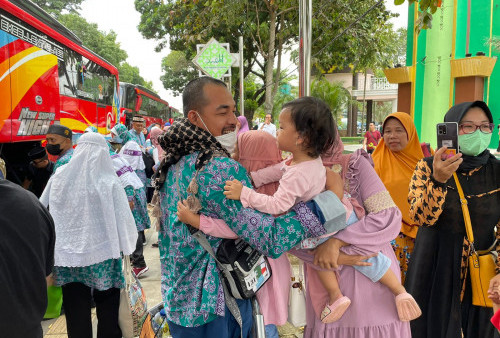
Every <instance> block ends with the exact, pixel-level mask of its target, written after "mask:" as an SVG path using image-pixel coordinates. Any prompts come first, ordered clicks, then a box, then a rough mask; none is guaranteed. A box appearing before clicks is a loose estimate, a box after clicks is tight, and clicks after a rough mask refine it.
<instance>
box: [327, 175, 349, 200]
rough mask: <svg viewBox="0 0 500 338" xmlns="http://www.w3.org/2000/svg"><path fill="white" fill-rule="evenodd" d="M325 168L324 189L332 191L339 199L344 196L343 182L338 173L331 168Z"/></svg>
mask: <svg viewBox="0 0 500 338" xmlns="http://www.w3.org/2000/svg"><path fill="white" fill-rule="evenodd" d="M325 169H326V185H325V188H326V190H330V191H332V192H333V193H334V194H335V195H337V197H338V198H339V199H340V200H341V199H342V198H343V197H344V182H343V181H342V177H340V175H339V174H337V173H336V172H334V171H333V170H331V169H328V168H325Z"/></svg>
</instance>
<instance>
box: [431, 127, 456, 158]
mask: <svg viewBox="0 0 500 338" xmlns="http://www.w3.org/2000/svg"><path fill="white" fill-rule="evenodd" d="M436 129H437V147H438V149H439V148H441V147H447V148H448V149H447V150H446V151H445V154H446V155H447V156H446V157H450V156H453V155H456V154H458V152H459V150H460V148H459V145H458V123H456V122H443V123H438V124H437V126H436Z"/></svg>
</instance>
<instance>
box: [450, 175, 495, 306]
mask: <svg viewBox="0 0 500 338" xmlns="http://www.w3.org/2000/svg"><path fill="white" fill-rule="evenodd" d="M453 178H454V179H455V184H456V186H457V190H458V195H459V196H460V202H461V205H462V212H463V215H464V221H465V231H466V232H467V240H468V241H469V244H470V248H471V252H470V256H469V258H468V264H469V272H470V282H471V286H472V304H473V305H476V306H483V307H493V302H492V301H491V299H489V298H488V289H489V286H490V280H491V279H492V278H493V277H495V275H496V272H495V269H496V257H497V253H496V251H493V250H494V248H495V244H496V241H495V243H493V245H492V246H491V247H490V248H489V249H488V250H484V251H476V249H475V248H474V233H473V232H472V225H471V220H470V214H469V207H468V206H467V199H466V198H465V196H464V192H463V190H462V186H461V185H460V182H459V181H458V177H457V174H456V173H453Z"/></svg>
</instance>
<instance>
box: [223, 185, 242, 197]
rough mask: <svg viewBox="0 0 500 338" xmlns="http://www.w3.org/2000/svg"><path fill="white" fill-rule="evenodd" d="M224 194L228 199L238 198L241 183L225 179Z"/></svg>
mask: <svg viewBox="0 0 500 338" xmlns="http://www.w3.org/2000/svg"><path fill="white" fill-rule="evenodd" d="M224 190H225V191H224V195H226V198H229V199H230V200H238V201H239V200H240V197H241V191H242V190H243V184H242V183H241V182H240V181H238V180H232V181H226V185H225V186H224Z"/></svg>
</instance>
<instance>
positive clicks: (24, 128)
mask: <svg viewBox="0 0 500 338" xmlns="http://www.w3.org/2000/svg"><path fill="white" fill-rule="evenodd" d="M118 90H119V87H118V70H117V69H116V67H114V66H113V65H111V64H110V63H109V62H107V61H106V60H104V59H102V58H101V57H99V56H98V55H96V54H95V53H93V52H92V51H90V50H89V49H87V48H85V47H84V46H83V45H82V42H81V41H80V40H79V39H78V38H77V37H76V36H75V35H74V34H73V33H72V32H71V31H70V30H68V29H67V28H65V27H64V26H63V25H62V24H60V23H59V22H58V21H56V20H55V19H54V18H52V17H51V16H50V15H48V14H47V13H46V12H44V11H43V10H42V9H41V8H39V7H38V6H37V5H35V4H33V3H31V2H30V1H27V0H10V1H7V0H0V97H1V100H0V156H1V157H2V158H3V159H4V160H5V162H6V164H7V170H8V172H7V177H8V178H9V179H11V180H13V181H15V182H17V183H20V181H22V179H23V178H24V174H23V171H24V170H25V169H26V168H27V164H28V160H27V156H26V154H27V152H28V151H29V150H30V149H31V148H32V147H34V146H35V144H37V143H38V144H40V141H42V140H44V139H45V134H46V132H47V129H48V127H49V125H51V124H53V123H56V124H57V123H60V124H62V125H65V126H67V127H69V128H71V129H72V130H73V132H74V138H75V140H76V139H77V138H78V137H79V135H81V133H83V131H84V130H85V129H86V128H87V127H88V126H95V127H97V128H98V131H99V132H100V133H102V134H108V133H109V129H111V128H112V127H113V126H114V125H115V123H116V121H117V120H118V118H119V97H118Z"/></svg>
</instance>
